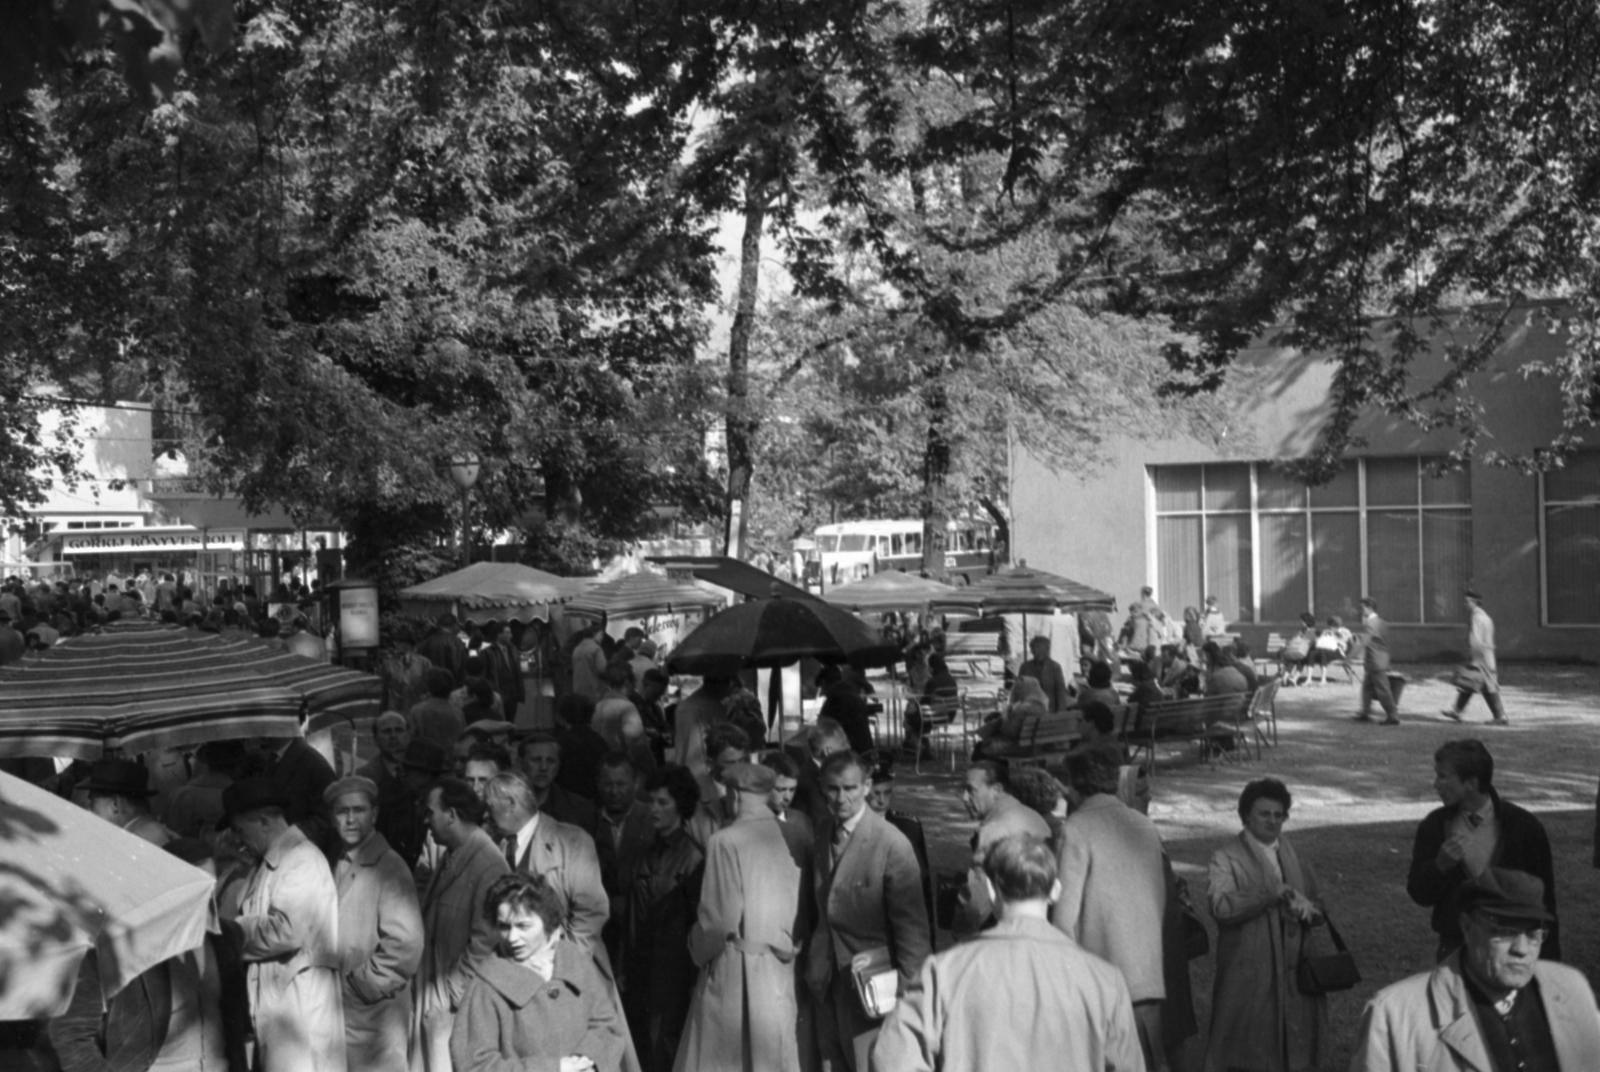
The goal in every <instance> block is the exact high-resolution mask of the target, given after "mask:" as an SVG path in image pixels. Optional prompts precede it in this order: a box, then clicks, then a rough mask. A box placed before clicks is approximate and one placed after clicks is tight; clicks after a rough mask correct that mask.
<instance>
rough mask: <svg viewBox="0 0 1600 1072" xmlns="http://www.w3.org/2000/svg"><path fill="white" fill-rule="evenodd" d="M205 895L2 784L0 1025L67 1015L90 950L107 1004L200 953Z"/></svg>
mask: <svg viewBox="0 0 1600 1072" xmlns="http://www.w3.org/2000/svg"><path fill="white" fill-rule="evenodd" d="M213 885H214V883H213V881H212V879H211V876H210V875H208V874H206V873H205V872H204V871H201V870H200V869H199V868H196V867H191V866H189V865H188V864H186V863H184V862H183V861H182V860H179V859H178V858H177V857H176V856H171V855H169V854H168V853H166V852H165V851H163V850H162V849H159V848H157V847H156V846H154V845H152V844H150V843H149V842H148V841H144V840H143V839H141V838H137V837H135V836H133V835H132V834H130V833H127V832H126V831H124V830H121V829H119V828H117V827H115V826H113V825H112V824H110V823H108V822H106V821H105V820H104V819H100V818H98V817H96V816H95V815H94V814H93V813H91V812H88V811H85V810H84V809H82V808H80V807H78V806H77V805H75V804H73V803H71V802H70V801H66V800H62V799H61V798H60V797H57V796H55V795H54V794H52V793H47V792H45V791H44V790H43V789H40V788H38V787H37V786H34V785H30V784H29V783H27V782H25V781H23V780H22V779H20V778H13V777H12V776H11V775H9V774H0V904H3V905H4V906H5V911H4V912H0V1020H30V1019H34V1018H36V1017H41V1016H59V1015H61V1014H62V1013H64V1012H66V1010H67V1005H68V1004H69V1003H70V1002H71V1000H72V990H73V986H74V983H75V981H76V979H77V974H78V966H79V963H80V962H81V961H82V960H83V957H84V954H85V953H87V952H88V951H89V950H90V949H91V948H93V949H96V950H98V951H99V957H98V960H99V966H100V984H101V986H102V988H103V989H104V992H105V993H106V994H107V995H110V994H114V993H116V992H117V991H118V990H121V989H122V988H123V987H124V986H126V985H127V983H128V982H129V980H131V979H133V977H134V976H136V975H138V974H139V973H140V972H143V971H145V970H147V969H149V968H151V967H154V966H155V965H156V964H159V963H160V962H161V961H163V960H166V959H167V958H168V957H172V956H177V955H178V954H179V953H182V952H184V951H186V950H190V949H196V948H198V947H199V945H200V943H201V941H202V940H203V939H204V938H205V933H206V921H207V918H208V915H209V913H210V910H211V890H212V887H213Z"/></svg>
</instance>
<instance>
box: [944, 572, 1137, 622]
mask: <svg viewBox="0 0 1600 1072" xmlns="http://www.w3.org/2000/svg"><path fill="white" fill-rule="evenodd" d="M974 605H976V606H977V607H978V608H979V609H980V610H982V611H983V613H984V614H1054V613H1055V612H1057V611H1069V612H1073V613H1076V612H1079V611H1085V610H1105V611H1110V610H1115V609H1116V606H1117V601H1116V599H1114V598H1113V597H1112V596H1110V595H1107V594H1106V593H1105V592H1102V591H1100V590H1099V589H1098V588H1090V587H1089V586H1088V585H1086V584H1081V583H1079V582H1078V581H1073V580H1069V579H1068V578H1066V577H1058V576H1056V575H1055V574H1054V573H1046V572H1045V571H1044V570H1035V569H1029V568H1028V567H1027V566H1025V565H1019V566H1017V567H1016V568H1014V569H1009V570H1006V571H1005V572H1003V573H993V574H990V575H989V576H987V577H984V578H982V579H980V580H976V581H973V582H972V583H971V584H970V585H968V586H967V587H966V588H963V589H960V590H959V595H958V596H957V597H955V598H953V599H951V600H949V601H941V600H934V602H933V606H932V609H933V610H936V611H937V610H943V609H949V610H952V611H960V610H966V611H968V612H970V611H971V610H972V608H973V606H974Z"/></svg>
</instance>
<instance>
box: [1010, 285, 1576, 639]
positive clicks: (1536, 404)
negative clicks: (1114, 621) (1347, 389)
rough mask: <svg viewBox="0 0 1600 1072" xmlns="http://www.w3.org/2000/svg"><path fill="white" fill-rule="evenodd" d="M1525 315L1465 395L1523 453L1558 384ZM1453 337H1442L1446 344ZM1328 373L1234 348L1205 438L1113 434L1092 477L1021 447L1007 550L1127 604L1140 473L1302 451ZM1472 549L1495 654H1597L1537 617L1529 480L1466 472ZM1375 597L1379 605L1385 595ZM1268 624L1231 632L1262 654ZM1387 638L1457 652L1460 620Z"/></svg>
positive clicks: (1136, 552)
mask: <svg viewBox="0 0 1600 1072" xmlns="http://www.w3.org/2000/svg"><path fill="white" fill-rule="evenodd" d="M1533 312H1534V311H1533V310H1522V311H1518V312H1516V313H1514V314H1513V322H1512V325H1511V327H1510V329H1509V330H1508V332H1507V338H1506V341H1505V343H1504V345H1503V346H1502V347H1501V349H1500V351H1499V352H1498V354H1497V355H1496V358H1495V360H1494V361H1493V363H1492V367H1491V368H1488V369H1486V370H1484V372H1482V373H1481V374H1479V375H1478V376H1476V377H1475V378H1474V381H1473V384H1472V387H1473V390H1474V392H1475V393H1476V395H1477V397H1478V398H1479V399H1480V401H1482V402H1484V403H1485V405H1486V407H1487V409H1486V413H1485V428H1486V433H1487V434H1486V435H1485V437H1484V439H1483V441H1482V443H1481V447H1484V448H1490V447H1492V448H1495V449H1498V450H1502V451H1506V452H1508V453H1515V452H1521V451H1526V450H1529V449H1531V448H1532V447H1535V446H1538V445H1540V444H1547V443H1549V441H1550V439H1551V437H1552V436H1554V435H1555V434H1556V432H1557V431H1558V430H1559V427H1560V421H1561V410H1560V400H1559V397H1558V394H1557V391H1556V388H1555V386H1554V384H1553V383H1552V382H1551V381H1550V380H1549V379H1547V378H1541V377H1537V376H1534V377H1530V376H1527V375H1525V374H1524V371H1523V368H1524V366H1526V365H1527V364H1528V363H1529V362H1531V361H1540V360H1549V359H1550V358H1552V357H1554V356H1555V355H1556V354H1557V353H1558V352H1559V350H1560V348H1561V342H1562V340H1561V338H1560V337H1559V336H1558V335H1556V334H1554V333H1552V332H1551V331H1550V330H1548V329H1547V328H1546V327H1545V326H1544V325H1543V324H1542V323H1540V322H1539V320H1538V318H1537V317H1535V316H1534V315H1532V314H1533ZM1448 337H1450V336H1449V333H1448V332H1446V333H1444V334H1443V335H1442V336H1441V341H1442V339H1443V338H1448ZM1443 367H1444V366H1443V363H1442V356H1440V355H1439V352H1438V350H1437V349H1436V354H1435V357H1434V358H1433V359H1431V360H1424V361H1423V362H1421V363H1420V364H1419V366H1418V371H1417V376H1418V377H1419V379H1420V378H1422V377H1432V376H1436V375H1437V374H1438V372H1439V371H1440V370H1441V369H1442V368H1443ZM1333 373H1334V367H1333V365H1332V364H1331V363H1330V362H1328V361H1326V360H1324V359H1322V358H1319V357H1318V356H1316V355H1307V354H1303V353H1299V352H1297V351H1294V350H1291V349H1288V348H1284V347H1276V346H1260V347H1256V348H1254V349H1251V350H1249V351H1246V352H1245V353H1244V354H1243V355H1241V358H1240V361H1239V363H1238V365H1237V367H1236V369H1235V370H1234V372H1232V373H1231V374H1230V378H1229V382H1228V385H1227V386H1226V387H1225V388H1224V391H1223V393H1222V395H1221V396H1220V400H1221V402H1222V407H1221V414H1220V416H1219V419H1218V420H1217V421H1216V422H1215V423H1214V424H1213V426H1212V427H1210V428H1208V429H1207V434H1206V435H1204V436H1192V435H1181V436H1173V437H1171V438H1166V439H1158V440H1145V441H1140V440H1134V439H1128V438H1122V439H1115V438H1114V439H1112V440H1111V441H1110V442H1109V444H1108V448H1109V449H1108V451H1107V455H1108V457H1109V458H1110V460H1109V461H1108V462H1107V463H1106V464H1105V465H1104V466H1103V467H1101V468H1098V469H1095V470H1093V471H1089V472H1077V473H1056V472H1052V471H1051V470H1050V469H1049V468H1048V467H1047V466H1046V465H1045V464H1043V463H1042V462H1041V461H1039V460H1038V459H1037V458H1035V457H1033V456H1031V455H1028V454H1027V453H1026V452H1019V453H1018V456H1017V458H1016V461H1015V467H1014V480H1013V486H1012V494H1011V504H1012V510H1013V515H1014V517H1013V522H1012V529H1013V539H1014V543H1015V547H1016V556H1017V557H1018V558H1021V559H1025V560H1026V561H1027V563H1028V564H1029V565H1031V566H1035V567H1038V568H1041V569H1046V570H1049V571H1051V572H1054V573H1060V574H1062V575H1064V576H1067V577H1071V578H1073V579H1075V580H1079V581H1083V582H1085V583H1088V584H1092V585H1094V586H1096V587H1098V588H1103V589H1105V590H1107V591H1109V592H1111V593H1112V594H1114V595H1115V596H1116V597H1117V599H1118V602H1119V605H1121V606H1124V607H1125V606H1126V605H1127V604H1128V602H1130V601H1131V600H1132V599H1133V598H1135V597H1136V596H1137V595H1138V592H1139V587H1140V586H1141V585H1143V584H1147V583H1148V584H1152V585H1154V584H1156V583H1157V582H1156V571H1155V562H1154V533H1153V532H1152V531H1151V526H1152V524H1153V506H1152V504H1150V503H1148V502H1147V494H1148V493H1147V487H1146V485H1147V481H1146V471H1147V467H1148V466H1159V465H1192V464H1196V463H1204V462H1220V461H1257V462H1260V461H1274V460H1280V459H1290V458H1295V457H1302V456H1304V455H1305V454H1306V453H1307V452H1308V451H1309V450H1310V449H1311V447H1312V446H1313V445H1314V444H1315V442H1316V438H1317V436H1318V435H1319V434H1320V432H1321V431H1322V429H1323V427H1324V426H1325V425H1326V423H1327V421H1328V419H1329V417H1330V415H1331V413H1332V401H1331V398H1330V388H1331V385H1332V381H1333ZM1358 432H1359V433H1360V434H1361V435H1363V436H1365V437H1366V438H1367V439H1368V440H1369V442H1368V445H1367V446H1365V447H1364V448H1362V449H1360V450H1358V451H1355V452H1354V454H1356V455H1358V456H1381V455H1408V454H1409V455H1414V454H1442V453H1444V452H1445V451H1447V450H1449V449H1450V447H1451V446H1453V445H1454V442H1455V440H1454V438H1453V437H1452V435H1451V434H1449V433H1445V432H1436V433H1432V434H1426V433H1423V432H1422V431H1421V430H1419V429H1418V428H1417V427H1415V426H1414V425H1412V424H1410V423H1408V422H1406V421H1404V420H1402V419H1400V418H1397V417H1391V416H1389V415H1387V414H1381V413H1378V414H1373V415H1371V416H1369V417H1366V418H1363V419H1362V420H1361V421H1360V423H1359V425H1358ZM1472 557H1473V583H1474V584H1476V585H1477V586H1478V588H1479V589H1480V590H1481V591H1482V592H1483V594H1484V597H1485V602H1486V605H1487V606H1488V608H1489V611H1490V613H1491V614H1492V615H1493V616H1494V619H1495V622H1496V626H1497V632H1498V636H1497V640H1498V647H1499V651H1500V653H1501V655H1502V656H1503V657H1507V658H1513V659H1515V658H1552V659H1573V658H1577V659H1585V660H1591V661H1594V660H1600V627H1593V628H1591V627H1560V628H1551V627H1546V626H1542V625H1541V624H1540V614H1541V608H1540V587H1539V565H1540V555H1539V505H1538V480H1537V478H1535V477H1532V476H1524V475H1521V474H1519V473H1517V472H1515V471H1513V470H1510V469H1505V468H1496V467H1493V466H1490V465H1486V464H1475V465H1474V466H1473V469H1472ZM1372 594H1374V595H1377V596H1378V597H1379V598H1380V601H1381V598H1382V593H1372ZM1157 598H1158V599H1159V598H1160V593H1159V591H1158V592H1157ZM1170 609H1171V608H1169V610H1170ZM1274 630H1275V631H1279V632H1281V631H1282V629H1281V627H1276V626H1273V625H1271V624H1268V625H1263V626H1250V625H1243V626H1241V627H1240V630H1239V631H1240V632H1241V633H1243V634H1244V636H1245V637H1246V639H1248V640H1249V641H1250V642H1251V644H1252V646H1253V647H1254V648H1255V649H1256V650H1260V649H1261V647H1262V646H1263V644H1264V642H1265V638H1266V634H1267V633H1268V632H1269V631H1274ZM1392 633H1393V642H1394V647H1395V651H1396V654H1397V656H1398V657H1399V658H1401V659H1428V658H1434V657H1438V656H1440V655H1443V654H1445V653H1457V652H1461V651H1464V650H1465V641H1464V629H1463V627H1462V626H1455V625H1450V626H1443V625H1442V626H1423V625H1396V626H1395V627H1394V629H1393V631H1392Z"/></svg>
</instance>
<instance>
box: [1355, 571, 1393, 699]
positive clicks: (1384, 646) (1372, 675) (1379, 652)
mask: <svg viewBox="0 0 1600 1072" xmlns="http://www.w3.org/2000/svg"><path fill="white" fill-rule="evenodd" d="M1361 620H1362V624H1363V625H1364V626H1365V627H1366V631H1365V633H1364V634H1363V636H1364V638H1365V641H1366V647H1365V649H1364V654H1363V655H1362V671H1363V673H1362V675H1361V713H1360V714H1358V715H1356V721H1357V722H1371V721H1372V715H1371V714H1370V713H1369V712H1371V710H1372V701H1374V700H1376V701H1378V705H1379V706H1380V707H1382V708H1383V724H1384V725H1385V726H1398V725H1400V715H1399V707H1398V705H1397V704H1396V703H1395V700H1394V690H1393V689H1391V688H1390V687H1389V624H1388V623H1387V622H1385V621H1384V620H1383V619H1382V618H1380V617H1378V601H1377V600H1376V599H1373V598H1372V597H1371V596H1362V597H1361Z"/></svg>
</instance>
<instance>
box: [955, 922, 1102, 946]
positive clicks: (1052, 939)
mask: <svg viewBox="0 0 1600 1072" xmlns="http://www.w3.org/2000/svg"><path fill="white" fill-rule="evenodd" d="M975 937H976V939H977V940H978V941H980V942H981V941H985V940H990V939H995V938H1026V939H1027V940H1028V941H1030V942H1046V943H1054V944H1056V945H1076V944H1077V943H1075V942H1074V941H1073V940H1072V939H1071V938H1068V937H1067V936H1066V935H1065V934H1062V933H1061V931H1060V930H1059V929H1057V927H1056V925H1055V924H1054V923H1051V922H1050V921H1049V920H1048V919H1029V918H1027V917H1023V918H1020V919H1016V918H1013V919H1002V920H1000V921H999V922H998V923H996V924H995V925H994V926H993V927H990V928H989V929H988V930H986V931H979V932H978V933H977V935H976V936H975Z"/></svg>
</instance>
